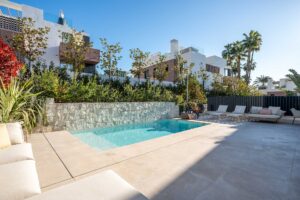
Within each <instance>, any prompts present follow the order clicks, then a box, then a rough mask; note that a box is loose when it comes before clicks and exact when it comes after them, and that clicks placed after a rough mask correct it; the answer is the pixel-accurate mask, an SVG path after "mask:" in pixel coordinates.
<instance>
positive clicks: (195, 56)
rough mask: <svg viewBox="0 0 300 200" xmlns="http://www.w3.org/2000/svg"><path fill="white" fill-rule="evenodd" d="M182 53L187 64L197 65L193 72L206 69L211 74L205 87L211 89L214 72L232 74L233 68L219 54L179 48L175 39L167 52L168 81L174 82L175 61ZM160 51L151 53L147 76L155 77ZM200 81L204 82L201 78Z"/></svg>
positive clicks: (193, 48) (225, 74) (224, 74)
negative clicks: (210, 54)
mask: <svg viewBox="0 0 300 200" xmlns="http://www.w3.org/2000/svg"><path fill="white" fill-rule="evenodd" d="M178 54H180V55H181V56H182V57H183V58H184V59H185V60H186V61H187V65H189V64H190V63H194V64H195V66H194V67H193V69H192V73H197V72H199V70H200V69H205V70H206V71H207V74H208V75H209V78H208V80H207V81H206V82H205V88H207V89H210V87H211V83H212V81H213V74H221V75H223V76H230V74H231V69H230V67H229V66H227V64H226V60H225V59H223V58H221V57H218V56H215V55H213V56H205V55H204V54H202V53H200V52H199V50H198V49H196V48H195V47H187V48H179V43H178V40H176V39H173V40H171V41H170V52H168V53H165V54H164V55H165V56H166V62H167V63H168V67H167V69H166V70H168V71H169V76H168V77H167V78H166V81H171V82H173V81H174V79H175V77H176V74H175V71H174V63H175V59H176V56H177V55H178ZM158 56H159V53H155V54H152V55H150V58H149V61H148V63H149V66H147V67H146V72H145V78H150V79H151V78H153V74H154V73H153V72H154V71H155V64H153V63H155V62H156V61H157V59H158ZM199 81H200V82H201V83H202V80H201V78H199Z"/></svg>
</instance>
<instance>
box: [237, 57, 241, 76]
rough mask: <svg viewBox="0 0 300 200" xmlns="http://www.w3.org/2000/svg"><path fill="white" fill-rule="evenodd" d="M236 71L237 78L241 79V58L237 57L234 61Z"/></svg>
mask: <svg viewBox="0 0 300 200" xmlns="http://www.w3.org/2000/svg"><path fill="white" fill-rule="evenodd" d="M236 66H237V71H238V78H239V79H241V59H240V58H238V59H237V62H236Z"/></svg>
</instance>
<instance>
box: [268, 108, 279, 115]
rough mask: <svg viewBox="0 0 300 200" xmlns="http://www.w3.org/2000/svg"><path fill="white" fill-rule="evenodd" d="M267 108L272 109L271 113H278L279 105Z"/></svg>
mask: <svg viewBox="0 0 300 200" xmlns="http://www.w3.org/2000/svg"><path fill="white" fill-rule="evenodd" d="M269 109H270V110H271V111H272V115H280V113H279V111H280V107H273V106H269Z"/></svg>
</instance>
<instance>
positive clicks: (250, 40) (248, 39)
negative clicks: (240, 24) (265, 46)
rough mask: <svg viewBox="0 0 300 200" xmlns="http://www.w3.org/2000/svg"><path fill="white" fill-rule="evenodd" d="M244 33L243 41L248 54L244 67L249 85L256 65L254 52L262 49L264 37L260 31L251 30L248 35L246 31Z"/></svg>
mask: <svg viewBox="0 0 300 200" xmlns="http://www.w3.org/2000/svg"><path fill="white" fill-rule="evenodd" d="M243 35H244V37H245V39H244V40H243V41H242V42H243V46H244V49H245V52H246V56H247V62H246V64H245V67H244V70H245V72H246V74H245V76H244V78H245V81H246V83H247V84H248V85H249V83H250V81H251V71H252V70H254V68H255V65H254V64H253V56H254V52H257V51H259V50H260V47H261V44H262V38H261V34H260V33H258V32H257V31H253V30H251V31H250V33H249V34H248V35H247V34H246V33H244V34H243Z"/></svg>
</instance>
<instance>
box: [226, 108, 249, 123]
mask: <svg viewBox="0 0 300 200" xmlns="http://www.w3.org/2000/svg"><path fill="white" fill-rule="evenodd" d="M245 111H246V106H235V109H234V111H233V112H232V113H226V116H227V117H231V118H234V119H237V120H240V119H241V117H244V116H245Z"/></svg>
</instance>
